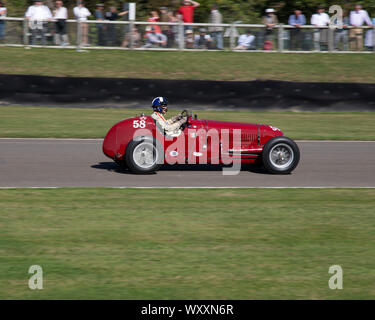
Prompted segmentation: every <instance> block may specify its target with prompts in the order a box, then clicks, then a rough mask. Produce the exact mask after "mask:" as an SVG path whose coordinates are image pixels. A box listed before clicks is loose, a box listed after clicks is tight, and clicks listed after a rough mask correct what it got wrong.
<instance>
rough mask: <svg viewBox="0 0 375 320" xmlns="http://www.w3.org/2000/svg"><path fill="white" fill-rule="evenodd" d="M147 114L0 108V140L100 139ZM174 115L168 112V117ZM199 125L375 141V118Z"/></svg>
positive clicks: (288, 115)
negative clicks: (256, 126) (248, 125)
mask: <svg viewBox="0 0 375 320" xmlns="http://www.w3.org/2000/svg"><path fill="white" fill-rule="evenodd" d="M150 111H151V110H150V109H136V110H134V109H132V110H131V109H79V108H46V107H18V106H1V107H0V112H1V117H0V137H3V138H4V137H8V138H103V137H104V136H105V134H106V133H107V131H108V130H109V129H110V127H111V126H112V125H113V124H115V123H116V122H118V121H120V120H122V119H126V118H129V117H133V116H135V115H136V114H138V115H139V114H140V113H141V112H145V113H146V114H150ZM175 113H176V111H175V112H173V111H171V112H169V114H168V116H172V115H174V114H175ZM197 114H198V116H199V118H200V119H212V120H225V121H239V122H252V123H264V124H269V125H273V126H276V127H279V128H280V129H282V130H283V132H284V134H285V135H286V136H289V137H291V138H293V139H308V140H311V139H318V140H375V131H374V122H375V112H367V113H366V112H357V113H355V112H338V113H318V112H298V113H296V112H247V111H236V112H233V111H197Z"/></svg>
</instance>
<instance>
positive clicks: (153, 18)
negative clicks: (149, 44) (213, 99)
mask: <svg viewBox="0 0 375 320" xmlns="http://www.w3.org/2000/svg"><path fill="white" fill-rule="evenodd" d="M158 21H159V19H158V18H155V17H150V18H148V22H158ZM151 27H155V33H161V30H160V26H159V25H157V24H153V25H151ZM149 32H151V30H150V31H148V32H147V33H149Z"/></svg>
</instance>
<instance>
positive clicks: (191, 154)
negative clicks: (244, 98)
mask: <svg viewBox="0 0 375 320" xmlns="http://www.w3.org/2000/svg"><path fill="white" fill-rule="evenodd" d="M181 115H182V116H187V119H188V120H187V122H186V123H185V124H184V125H182V127H181V128H180V129H181V130H180V134H179V135H177V136H166V134H165V132H163V130H162V129H161V128H159V127H158V126H157V125H156V123H155V121H154V119H153V118H152V117H150V116H145V115H144V114H142V115H140V116H138V117H134V118H130V119H125V120H123V121H120V122H119V123H117V124H115V125H114V126H113V127H112V128H111V129H110V130H109V131H108V133H107V135H106V137H105V139H104V142H103V152H104V154H105V155H106V156H108V157H109V158H111V159H113V160H114V161H115V162H116V163H117V164H119V165H120V166H122V167H126V168H128V169H129V170H131V171H132V172H134V173H152V172H155V171H157V170H158V169H159V168H160V167H161V166H162V165H163V164H171V165H173V164H221V165H230V164H232V165H235V164H237V165H238V164H240V165H241V164H263V166H264V167H265V169H266V170H267V171H268V172H270V173H276V174H287V173H290V172H292V171H293V170H294V169H295V168H296V166H297V165H298V162H299V159H300V151H299V148H298V146H297V144H296V143H295V142H294V141H293V140H291V139H289V138H287V137H284V135H283V133H282V132H281V130H280V129H278V128H276V127H273V126H269V125H263V124H251V123H238V122H229V121H228V122H227V121H213V120H201V119H198V118H197V116H196V115H195V116H194V117H193V116H192V114H191V112H189V111H187V110H184V111H183V112H182V113H181Z"/></svg>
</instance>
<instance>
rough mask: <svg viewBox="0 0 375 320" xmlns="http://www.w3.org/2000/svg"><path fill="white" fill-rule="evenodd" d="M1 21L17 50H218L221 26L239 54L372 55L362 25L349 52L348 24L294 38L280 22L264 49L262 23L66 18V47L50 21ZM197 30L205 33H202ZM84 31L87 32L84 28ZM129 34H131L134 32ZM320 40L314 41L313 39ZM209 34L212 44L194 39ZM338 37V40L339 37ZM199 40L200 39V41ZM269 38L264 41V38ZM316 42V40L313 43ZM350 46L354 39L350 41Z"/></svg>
mask: <svg viewBox="0 0 375 320" xmlns="http://www.w3.org/2000/svg"><path fill="white" fill-rule="evenodd" d="M0 19H1V20H3V21H5V24H6V29H5V33H6V36H5V40H4V41H3V44H1V45H0V46H21V47H26V48H32V47H47V48H71V49H76V50H77V51H82V50H95V49H120V50H159V51H163V50H169V51H173V50H174V51H195V50H199V51H205V50H212V51H214V50H217V49H218V48H217V43H216V42H215V41H214V37H213V32H212V30H213V28H214V27H215V28H222V35H223V44H224V47H223V49H224V50H231V51H241V52H264V51H269V52H298V53H308V52H313V51H314V52H315V51H318V52H323V53H327V52H330V53H335V52H340V53H343V52H344V53H359V52H360V53H371V52H372V53H373V52H374V51H375V36H374V34H375V27H370V26H363V27H361V28H362V29H363V49H361V48H360V50H354V49H353V46H351V45H350V43H351V39H350V37H349V30H350V29H351V28H352V27H351V26H349V27H347V28H345V29H340V28H339V27H338V26H335V25H333V26H326V27H316V26H311V25H305V26H302V27H301V28H300V32H299V34H298V38H297V37H296V35H295V33H294V30H296V29H295V28H294V27H293V26H290V25H283V24H279V25H277V26H275V28H274V31H273V32H272V34H271V35H270V37H271V38H270V40H271V42H272V44H271V45H270V46H267V47H266V46H265V37H266V35H265V26H264V25H262V24H238V23H231V24H209V23H183V22H174V23H172V22H157V23H155V22H143V21H102V20H101V21H98V20H88V21H86V22H77V20H72V19H69V20H67V34H68V38H69V44H66V45H64V46H62V45H60V44H59V42H58V41H57V39H58V37H57V35H56V34H55V28H54V21H53V20H49V21H44V22H43V21H42V22H40V23H36V22H35V21H29V20H27V19H25V18H12V17H7V18H0ZM84 24H85V25H87V30H88V39H89V41H88V44H84V43H83V34H82V30H83V28H82V26H83V25H84ZM151 27H157V28H160V30H161V31H162V33H163V34H165V35H166V37H167V42H166V43H165V44H161V45H156V44H150V43H149V42H148V41H147V34H149V31H150V30H149V29H150V28H151ZM35 28H40V29H41V30H43V34H44V35H45V36H46V42H45V43H44V41H42V40H43V39H42V38H41V34H42V33H40V32H39V33H35V34H33V32H32V30H33V29H35ZM189 28H190V29H191V30H192V31H193V34H192V35H193V38H192V39H191V38H190V37H191V36H188V35H187V33H186V31H187V29H189ZM202 28H203V29H205V30H206V31H205V32H203V31H202ZM85 29H86V28H85ZM131 30H136V31H134V33H132V32H131ZM247 30H248V31H250V33H251V34H252V35H253V36H254V40H253V42H252V43H251V45H250V46H249V48H248V49H246V50H238V48H236V47H237V44H238V38H239V36H240V35H241V34H243V33H245V32H246V31H247ZM317 34H320V35H321V36H320V37H318V38H320V40H319V41H316V39H317V37H316V35H317ZM206 35H208V36H209V37H208V39H211V41H199V39H203V38H204V37H205V36H206ZM339 35H340V36H339ZM202 37H203V38H202ZM267 39H268V38H267ZM314 39H315V40H314ZM352 43H354V39H353V42H352Z"/></svg>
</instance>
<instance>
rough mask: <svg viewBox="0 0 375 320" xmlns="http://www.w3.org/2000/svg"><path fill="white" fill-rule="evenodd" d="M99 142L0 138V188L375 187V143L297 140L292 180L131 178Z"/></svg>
mask: <svg viewBox="0 0 375 320" xmlns="http://www.w3.org/2000/svg"><path fill="white" fill-rule="evenodd" d="M101 143H102V140H99V139H98V140H96V139H92V140H90V139H87V140H80V139H76V140H74V139H0V187H2V188H8V187H86V186H90V187H375V142H361V141H358V142H356V141H352V142H346V141H342V142H340V141H297V143H298V145H299V147H300V149H301V161H300V164H299V166H298V167H297V169H296V170H295V171H294V172H293V173H292V174H290V175H270V174H267V173H266V172H264V171H263V170H262V169H260V168H257V167H254V168H250V169H249V168H247V169H246V170H243V171H241V172H240V174H238V175H233V176H228V175H223V174H222V168H221V167H220V166H205V165H200V166H193V165H190V166H188V165H176V166H164V167H163V168H162V169H161V170H160V171H158V172H157V173H156V174H150V175H135V174H132V173H130V172H128V171H126V170H122V169H121V168H120V167H119V166H117V165H116V164H115V163H114V162H113V161H111V160H110V159H108V158H107V157H105V156H104V155H103V153H102V150H101Z"/></svg>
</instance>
